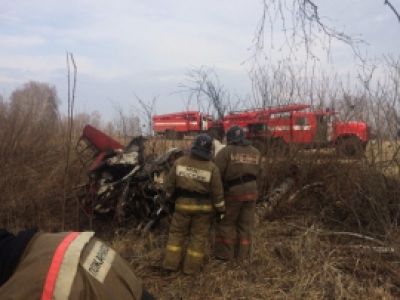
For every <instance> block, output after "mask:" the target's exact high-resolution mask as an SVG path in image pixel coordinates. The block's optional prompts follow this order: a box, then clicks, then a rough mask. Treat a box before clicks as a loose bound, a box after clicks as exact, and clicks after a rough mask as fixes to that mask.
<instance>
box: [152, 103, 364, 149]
mask: <svg viewBox="0 0 400 300" xmlns="http://www.w3.org/2000/svg"><path fill="white" fill-rule="evenodd" d="M233 125H239V126H241V127H243V128H244V130H245V131H246V136H247V138H248V139H250V140H252V141H253V143H254V144H255V145H256V146H257V147H259V148H262V149H274V150H277V151H279V152H285V151H286V150H287V149H288V148H289V147H288V146H289V145H296V146H298V147H301V148H316V147H336V149H337V151H338V152H339V153H340V154H345V155H349V156H355V155H359V154H360V153H362V152H363V150H364V149H365V147H366V145H367V142H368V139H369V137H368V127H367V125H366V123H365V122H361V121H351V122H341V121H339V119H338V117H337V113H336V112H334V111H332V110H329V109H325V110H322V109H312V107H311V106H310V105H307V104H289V105H281V106H275V107H266V108H261V109H251V110H245V111H240V112H231V113H229V114H228V115H226V116H225V117H224V119H223V120H222V122H220V121H215V120H213V119H212V118H211V116H209V115H203V114H201V113H200V112H196V111H192V112H181V113H174V114H167V115H159V116H154V118H153V129H154V131H155V132H156V133H166V134H167V135H168V133H169V134H170V135H171V133H174V132H175V134H176V133H178V134H179V135H183V134H189V133H193V132H195V133H199V132H210V131H214V132H218V131H223V132H226V131H227V130H228V129H229V128H230V127H231V126H233Z"/></svg>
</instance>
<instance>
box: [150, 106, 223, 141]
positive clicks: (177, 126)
mask: <svg viewBox="0 0 400 300" xmlns="http://www.w3.org/2000/svg"><path fill="white" fill-rule="evenodd" d="M217 123H219V122H216V121H214V120H213V118H212V116H210V115H207V114H203V113H201V112H198V111H184V112H177V113H170V114H165V115H155V116H153V131H154V133H155V134H164V135H165V136H166V137H167V138H182V137H183V136H184V135H192V134H196V133H200V132H209V131H211V130H212V129H213V128H216V127H220V125H217Z"/></svg>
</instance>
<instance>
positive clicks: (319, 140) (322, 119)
mask: <svg viewBox="0 0 400 300" xmlns="http://www.w3.org/2000/svg"><path fill="white" fill-rule="evenodd" d="M316 121H317V124H316V126H317V128H316V132H315V136H314V143H315V144H317V145H321V144H326V143H327V142H328V118H327V116H316Z"/></svg>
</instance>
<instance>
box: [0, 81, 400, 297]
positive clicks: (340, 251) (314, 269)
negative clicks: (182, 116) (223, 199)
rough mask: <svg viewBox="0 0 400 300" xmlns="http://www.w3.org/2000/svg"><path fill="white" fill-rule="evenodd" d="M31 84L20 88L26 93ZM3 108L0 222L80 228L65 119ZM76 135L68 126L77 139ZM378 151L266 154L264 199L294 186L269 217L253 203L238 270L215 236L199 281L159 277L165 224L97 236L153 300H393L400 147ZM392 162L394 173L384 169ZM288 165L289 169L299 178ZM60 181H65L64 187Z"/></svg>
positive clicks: (398, 281) (149, 149) (75, 163)
mask: <svg viewBox="0 0 400 300" xmlns="http://www.w3.org/2000/svg"><path fill="white" fill-rule="evenodd" d="M31 88H32V87H29V86H26V87H24V88H23V89H22V91H25V93H28V91H32V89H31ZM42 88H44V89H45V90H47V88H45V87H42ZM25 89H28V91H26V90H25ZM33 90H36V88H35V89H33ZM20 92H21V91H20ZM23 94H24V93H23ZM17 95H18V94H17ZM49 99H52V98H49ZM54 99H56V98H54ZM10 101H11V102H7V103H6V102H4V103H3V105H2V109H3V110H2V112H1V122H2V124H1V126H0V132H1V137H2V141H3V143H2V144H1V153H2V156H1V160H2V161H1V162H2V166H3V169H2V171H3V175H2V176H1V177H0V189H1V203H0V205H1V207H0V208H1V209H0V217H1V219H0V222H1V225H2V226H5V227H8V228H10V229H13V230H18V229H21V228H25V227H31V226H38V227H39V228H40V229H42V230H46V231H54V230H61V229H62V228H63V227H64V228H66V229H67V230H78V229H79V228H78V223H79V217H78V216H79V212H78V208H79V207H78V205H77V195H76V193H75V190H74V189H73V186H74V185H77V184H79V183H81V182H83V181H84V180H85V178H86V166H85V165H84V164H82V162H81V160H80V159H78V156H77V153H76V152H75V151H72V154H71V160H70V168H69V171H68V173H67V174H65V161H66V160H65V157H66V156H65V155H66V149H65V147H64V145H65V139H66V136H67V134H66V133H67V131H66V130H65V129H64V128H67V124H66V122H64V121H63V119H62V118H61V117H60V116H59V115H58V113H56V114H55V116H56V118H55V119H54V122H55V123H54V124H55V126H52V127H49V126H45V125H44V124H47V123H42V121H41V120H47V119H46V118H47V117H46V116H47V115H46V114H43V112H44V111H46V110H34V109H26V110H22V109H16V110H12V109H11V108H12V107H14V108H16V107H17V106H16V105H17V104H16V103H17V102H14V101H13V98H11V99H10ZM12 103H15V104H12ZM24 103H25V104H24V105H27V104H26V102H24ZM13 105H14V106H13ZM21 105H22V104H21ZM32 111H35V112H36V113H38V114H39V111H40V112H41V115H40V117H39V118H27V117H26V116H27V114H29V113H32ZM51 111H52V110H50V112H51ZM17 112H18V114H17ZM22 112H23V113H24V114H22ZM50 116H53V114H50ZM51 120H53V119H51ZM43 122H44V121H43ZM46 122H48V121H46ZM45 129H46V130H45ZM79 134H80V132H79V128H76V129H75V131H74V132H73V135H72V136H73V141H74V143H75V142H76V140H77V138H78V137H79ZM189 144H190V141H187V140H183V141H173V140H165V139H162V138H160V137H157V138H154V139H151V140H149V141H147V144H146V154H147V155H148V156H149V157H150V156H155V155H156V154H159V153H162V152H164V151H165V150H167V149H169V148H170V147H183V148H186V147H188V146H189ZM380 144H381V145H382V148H379V147H378V146H377V145H379V143H378V142H374V143H371V145H370V146H369V147H372V148H371V149H367V153H366V157H364V158H362V159H357V160H356V159H343V158H341V157H336V156H335V155H334V152H332V151H329V150H318V149H317V150H312V151H310V150H308V151H295V152H293V153H290V155H288V156H286V157H284V158H283V157H267V159H266V162H265V166H264V167H265V175H266V176H265V180H264V183H265V184H264V192H263V194H264V195H266V194H267V193H268V191H270V190H272V189H274V188H275V187H277V186H279V185H280V184H281V183H282V182H283V181H284V180H285V178H287V177H288V176H292V177H293V179H294V184H293V186H292V187H291V189H290V190H289V191H287V193H286V194H285V195H283V197H282V198H281V199H280V201H278V202H277V204H276V206H274V208H273V211H272V213H271V212H270V213H268V214H266V211H265V203H263V202H261V203H259V210H258V214H257V218H258V220H257V226H256V228H255V232H254V248H253V253H252V257H251V260H250V261H248V262H246V263H244V264H241V265H239V264H237V263H235V262H231V263H220V262H217V261H216V260H214V259H213V258H212V255H211V254H212V244H213V235H212V234H211V238H210V243H209V246H210V247H209V255H208V256H207V259H206V264H205V266H204V270H203V271H202V272H201V273H200V274H198V275H195V276H194V277H190V276H185V275H183V274H181V273H177V274H172V275H169V276H164V275H162V274H161V272H160V262H161V259H162V255H163V250H164V246H165V243H166V238H167V231H168V220H164V221H163V223H162V226H161V228H159V229H157V230H156V231H155V232H152V233H150V234H149V235H147V236H142V235H140V234H139V233H137V232H135V230H134V229H133V228H124V229H116V228H112V226H103V227H97V228H94V229H96V230H97V234H98V235H99V236H101V237H102V238H104V239H106V240H107V241H109V242H110V243H111V244H112V245H113V246H114V247H115V248H116V249H117V250H118V251H119V252H120V253H121V254H122V255H123V256H124V257H125V258H126V259H127V260H128V261H129V263H130V264H131V265H132V266H133V268H134V269H135V272H136V273H137V275H138V276H139V277H141V278H142V279H143V281H144V284H145V286H146V287H147V288H148V289H149V290H150V291H151V292H152V293H154V295H156V296H157V297H159V298H160V299H266V298H273V299H286V298H311V299H321V298H326V299H356V298H357V299H359V298H381V299H390V298H398V297H400V274H399V272H398V264H399V262H400V254H399V247H400V236H399V233H398V221H399V213H400V206H399V199H400V180H399V176H398V174H399V173H398V168H397V167H398V161H397V160H396V159H397V156H394V155H395V154H396V153H397V152H396V151H398V145H397V144H396V143H395V142H390V143H389V144H388V143H380ZM389 145H391V146H390V147H389ZM379 149H384V152H382V151H381V150H379ZM396 155H397V154H396ZM390 161H392V163H391V164H390V168H388V167H383V165H385V166H389V163H390ZM382 162H384V164H383V163H382ZM293 165H296V166H297V172H295V173H293V172H292V171H293V170H291V166H293ZM390 170H392V171H390ZM389 171H390V172H389ZM64 176H69V177H68V178H69V180H67V181H65V177H64ZM65 182H69V185H68V186H67V187H65V186H64V183H65ZM65 189H66V190H67V191H68V197H67V199H65V198H64V190H65ZM64 200H66V201H65V203H66V207H65V210H63V209H62V206H63V203H64ZM267 200H268V199H265V201H267ZM63 214H65V215H64V216H63Z"/></svg>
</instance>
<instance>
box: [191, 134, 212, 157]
mask: <svg viewBox="0 0 400 300" xmlns="http://www.w3.org/2000/svg"><path fill="white" fill-rule="evenodd" d="M211 149H212V139H211V137H210V136H209V135H207V134H204V133H202V134H199V135H198V136H197V137H196V139H195V140H194V142H193V145H192V148H191V149H190V153H191V154H193V155H195V156H198V157H200V158H202V159H206V160H210V159H211Z"/></svg>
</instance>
